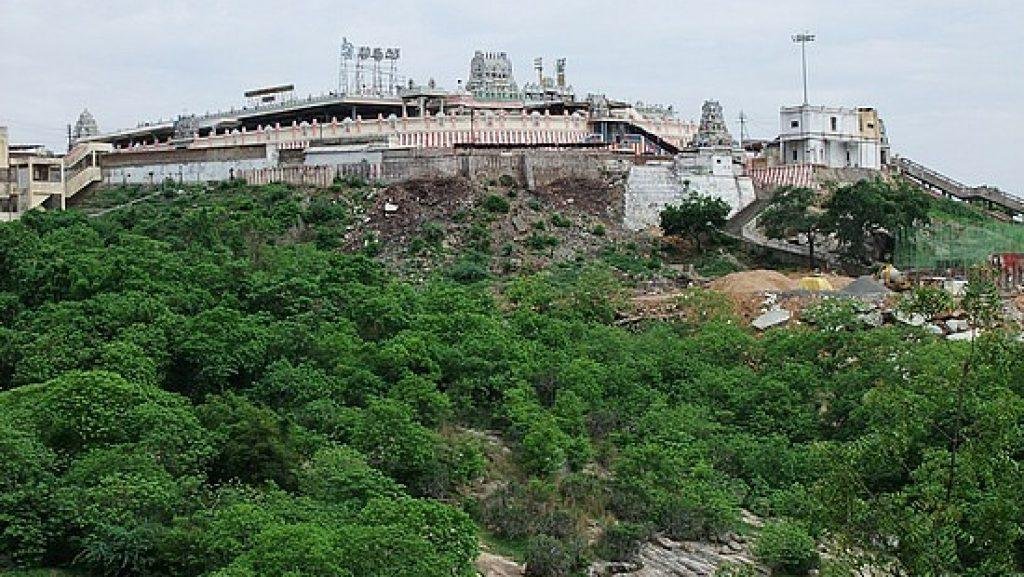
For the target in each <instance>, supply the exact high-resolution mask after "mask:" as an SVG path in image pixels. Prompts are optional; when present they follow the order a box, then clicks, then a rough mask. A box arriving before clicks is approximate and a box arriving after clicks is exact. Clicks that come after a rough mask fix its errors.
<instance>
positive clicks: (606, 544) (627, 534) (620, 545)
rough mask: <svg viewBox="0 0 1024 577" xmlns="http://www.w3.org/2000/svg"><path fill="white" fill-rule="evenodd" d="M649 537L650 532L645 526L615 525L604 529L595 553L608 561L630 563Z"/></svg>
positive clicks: (634, 524)
mask: <svg viewBox="0 0 1024 577" xmlns="http://www.w3.org/2000/svg"><path fill="white" fill-rule="evenodd" d="M650 536H651V530H650V528H649V527H648V526H646V525H641V524H638V523H617V524H615V525H612V526H611V527H608V528H607V529H605V531H604V535H602V536H601V541H600V542H599V543H598V546H597V552H598V555H600V556H601V558H602V559H607V560H608V561H631V560H633V558H634V557H636V556H637V555H639V554H640V548H641V547H642V546H643V543H644V541H646V540H647V539H648V538H650Z"/></svg>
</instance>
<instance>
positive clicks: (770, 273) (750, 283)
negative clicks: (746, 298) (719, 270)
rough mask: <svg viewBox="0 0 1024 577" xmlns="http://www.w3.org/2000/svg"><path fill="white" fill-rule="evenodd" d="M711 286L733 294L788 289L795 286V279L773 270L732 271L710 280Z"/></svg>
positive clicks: (792, 288)
mask: <svg viewBox="0 0 1024 577" xmlns="http://www.w3.org/2000/svg"><path fill="white" fill-rule="evenodd" d="M710 286H711V288H713V289H715V290H720V291H722V292H727V293H730V294H733V295H738V294H749V293H758V292H762V291H773V292H775V291H789V290H794V289H796V288H797V281H795V280H793V279H791V278H789V277H787V276H786V275H784V274H782V273H780V272H778V271H774V270H748V271H742V272H734V273H731V274H727V275H725V276H723V277H719V278H717V279H715V280H713V281H711V285H710Z"/></svg>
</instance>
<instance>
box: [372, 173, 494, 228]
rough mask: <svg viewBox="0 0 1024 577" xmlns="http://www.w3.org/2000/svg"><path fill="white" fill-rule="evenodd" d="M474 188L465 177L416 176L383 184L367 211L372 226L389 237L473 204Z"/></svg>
mask: <svg viewBox="0 0 1024 577" xmlns="http://www.w3.org/2000/svg"><path fill="white" fill-rule="evenodd" d="M475 196H476V191H475V190H474V188H473V183H472V182H470V181H469V180H466V179H465V178H459V177H453V178H416V179H412V180H407V181H404V182H400V183H398V184H394V185H391V186H389V187H387V188H385V189H384V190H383V191H381V193H380V194H379V195H378V196H377V198H375V199H374V203H373V207H372V208H371V209H370V211H369V215H370V217H371V219H372V221H371V222H372V223H373V224H375V225H377V226H374V227H373V228H374V229H375V230H376V232H379V233H381V234H384V235H387V236H388V237H392V238H393V237H395V236H402V235H403V233H407V232H409V231H416V230H418V229H419V227H420V225H422V224H423V223H424V222H425V221H426V220H428V219H430V218H434V217H442V216H450V215H452V214H455V213H456V212H458V211H459V210H464V209H469V208H471V207H472V206H473V204H474V200H475Z"/></svg>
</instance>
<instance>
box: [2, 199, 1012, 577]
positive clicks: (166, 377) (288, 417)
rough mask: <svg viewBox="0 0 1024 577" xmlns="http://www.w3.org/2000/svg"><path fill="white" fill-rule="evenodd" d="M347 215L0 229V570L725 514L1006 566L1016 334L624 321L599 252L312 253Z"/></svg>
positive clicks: (796, 535)
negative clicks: (492, 272)
mask: <svg viewBox="0 0 1024 577" xmlns="http://www.w3.org/2000/svg"><path fill="white" fill-rule="evenodd" d="M339 206H340V207H341V208H339ZM350 206H353V205H350V204H347V203H345V202H343V201H338V202H337V203H333V202H332V203H329V204H323V203H322V201H319V200H314V201H312V202H308V201H307V200H306V199H304V198H302V197H301V196H300V195H298V194H296V193H295V192H294V191H291V190H289V189H286V188H283V187H277V186H271V187H264V188H248V187H243V186H237V187H222V188H221V189H220V190H217V191H214V192H211V193H208V194H204V193H199V192H195V191H192V192H189V193H188V194H185V195H181V196H176V197H174V198H167V199H155V200H153V201H148V202H144V203H140V204H138V205H135V206H132V207H129V208H125V209H123V210H121V211H116V212H113V213H110V214H109V215H107V216H104V217H101V218H96V219H87V218H85V217H84V216H83V215H81V214H79V213H75V212H68V213H55V214H36V213H33V214H30V215H27V216H26V217H25V218H24V219H23V220H22V221H20V222H17V223H11V224H6V225H3V226H0V319H2V326H0V391H2V392H0V567H24V568H50V567H52V568H61V569H70V570H72V571H74V572H76V574H77V573H82V574H86V575H147V576H148V575H152V576H163V575H167V576H172V575H173V576H175V577H178V576H187V575H212V576H217V577H229V576H230V577H234V576H255V575H260V576H266V575H290V576H307V575H308V576H327V575H332V576H333V575H352V576H360V577H362V576H374V575H388V576H400V575H408V576H431V575H439V576H440V575H444V576H457V575H470V574H471V573H472V565H471V563H472V560H473V559H474V558H475V556H476V554H477V539H478V537H477V536H478V534H480V532H483V533H484V534H486V535H488V538H489V539H491V540H492V541H493V542H495V543H502V544H505V546H506V547H508V549H509V550H514V551H521V552H522V555H523V556H524V557H525V558H526V559H527V561H528V562H530V571H531V574H535V575H544V574H548V575H566V574H571V573H572V572H577V571H580V570H581V569H582V567H583V566H584V565H585V563H586V562H587V560H588V559H589V558H591V557H593V556H595V555H604V556H606V557H613V558H614V557H628V556H629V555H630V554H631V553H632V552H635V550H636V541H637V540H639V539H642V538H643V537H644V536H645V535H647V534H649V533H650V532H651V531H660V532H663V533H665V534H667V535H669V536H671V537H674V538H703V537H708V536H711V535H714V534H717V533H720V532H722V531H725V530H731V529H739V530H743V527H742V525H741V522H740V508H741V507H746V508H749V509H751V510H753V511H754V512H756V513H758V514H761V515H765V516H770V517H773V518H778V519H780V521H779V522H778V523H779V524H777V525H772V527H773V529H772V530H771V531H769V532H768V534H767V536H766V537H764V539H763V540H762V541H761V542H760V543H761V544H760V545H759V547H760V550H761V551H762V553H763V554H764V555H765V557H766V561H770V562H772V563H775V564H777V566H778V567H780V568H783V569H786V570H790V569H794V568H795V569H799V570H803V569H806V568H807V567H810V566H812V565H813V564H814V563H815V562H816V560H815V559H814V555H813V554H811V553H810V552H808V550H807V549H808V547H807V546H808V543H809V541H808V539H817V538H822V537H825V536H828V537H829V538H830V539H838V540H841V541H844V540H848V541H849V542H850V543H852V544H854V545H857V546H859V547H860V548H861V549H863V550H865V551H869V552H871V553H876V554H879V555H881V556H882V558H883V559H894V560H898V561H899V562H900V563H902V565H903V567H904V568H905V569H906V570H907V571H909V572H910V573H913V574H961V575H978V576H981V575H1006V574H1010V573H1012V572H1013V571H1018V570H1020V568H1021V567H1022V564H1024V559H1022V557H1024V553H1022V551H1024V542H1022V537H1021V519H1022V516H1024V509H1022V503H1021V495H1022V494H1024V476H1021V475H1020V474H1019V468H1020V458H1021V455H1022V454H1024V451H1022V449H1024V445H1022V439H1021V431H1020V423H1021V419H1022V417H1024V406H1022V403H1021V394H1022V393H1024V390H1022V387H1024V378H1022V376H1024V367H1022V364H1021V363H1022V359H1024V355H1022V354H1021V353H1022V352H1024V351H1022V345H1021V344H1020V343H1018V342H1016V341H1014V340H1012V339H1009V338H1003V337H1001V336H1000V335H998V334H997V333H995V332H993V333H989V334H988V335H987V336H986V338H985V339H983V340H981V341H979V342H977V343H975V345H973V346H971V345H967V344H963V343H948V342H944V341H937V340H935V339H933V338H932V337H930V336H927V335H924V334H923V333H920V332H917V331H916V329H910V328H905V329H904V328H884V329H877V330H847V331H839V332H836V331H817V330H813V329H809V328H793V329H784V330H775V331H769V332H768V333H767V334H765V335H764V336H763V338H755V337H754V336H752V335H751V334H750V333H748V332H747V331H746V330H744V329H742V328H740V327H739V326H738V325H737V323H736V322H735V320H734V319H732V318H731V317H730V316H729V314H728V311H724V310H722V307H716V312H715V313H714V314H707V315H705V316H703V317H702V318H701V320H699V322H680V323H677V324H663V323H658V324H651V325H647V326H645V327H643V328H638V329H634V330H627V329H623V328H619V327H615V326H613V325H612V324H611V322H612V321H613V319H614V313H615V310H616V304H617V301H618V299H619V298H620V296H619V295H621V294H622V290H621V289H622V287H621V286H620V284H619V280H618V277H617V275H616V274H614V271H613V270H611V269H609V268H607V267H606V266H582V265H575V266H568V267H562V268H557V269H554V270H551V271H542V272H539V273H535V274H530V275H525V276H519V277H516V278H512V279H507V280H506V281H503V282H498V281H491V280H477V279H475V278H473V277H463V278H462V279H461V280H462V282H459V281H458V280H456V279H455V278H453V277H452V276H451V275H447V274H437V275H436V276H434V277H432V278H430V279H428V280H426V281H425V282H423V283H420V284H415V285H413V284H409V283H405V282H401V281H399V280H398V279H396V278H395V277H393V276H391V275H390V274H388V273H387V272H386V271H385V269H384V268H383V266H381V265H380V264H379V263H377V262H375V261H373V260H372V259H371V258H369V257H367V256H366V255H365V254H355V253H345V252H343V251H340V250H338V249H337V248H335V247H337V246H340V243H339V242H337V238H338V236H337V235H338V233H339V231H341V230H344V226H345V223H347V222H349V221H350V220H351V218H352V216H351V212H350V211H349V210H346V209H345V207H350ZM712 300H713V299H712ZM695 302H703V301H702V299H699V298H698V299H696V300H695ZM485 431H486V432H485ZM506 447H507V448H508V449H509V450H507V451H506V450H505V448H506ZM595 521H596V522H597V523H598V524H599V525H600V527H601V528H603V529H604V532H603V537H600V538H599V539H598V541H597V542H596V543H595V544H593V545H591V544H589V542H590V537H591V536H595V537H596V536H597V535H594V534H592V533H591V532H590V531H591V526H592V524H593V522H595Z"/></svg>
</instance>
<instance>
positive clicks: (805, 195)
mask: <svg viewBox="0 0 1024 577" xmlns="http://www.w3.org/2000/svg"><path fill="white" fill-rule="evenodd" d="M817 200H818V194H817V193H816V192H815V191H814V190H812V189H810V188H805V187H794V186H784V187H782V188H780V189H778V190H776V191H775V196H774V197H773V198H772V200H771V203H770V204H769V205H768V207H767V208H766V209H765V210H764V212H762V213H761V215H760V216H758V217H757V222H758V224H760V225H761V226H762V227H763V228H764V231H765V234H767V235H768V238H774V239H780V240H783V239H786V238H789V237H791V236H793V235H794V234H797V233H800V234H803V235H805V236H806V237H807V249H808V259H809V265H810V267H811V268H812V269H813V268H814V267H815V266H816V265H815V261H814V249H815V246H816V244H817V240H818V234H819V233H820V229H821V224H822V220H823V214H824V213H823V211H822V210H821V209H820V208H818V207H817Z"/></svg>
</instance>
